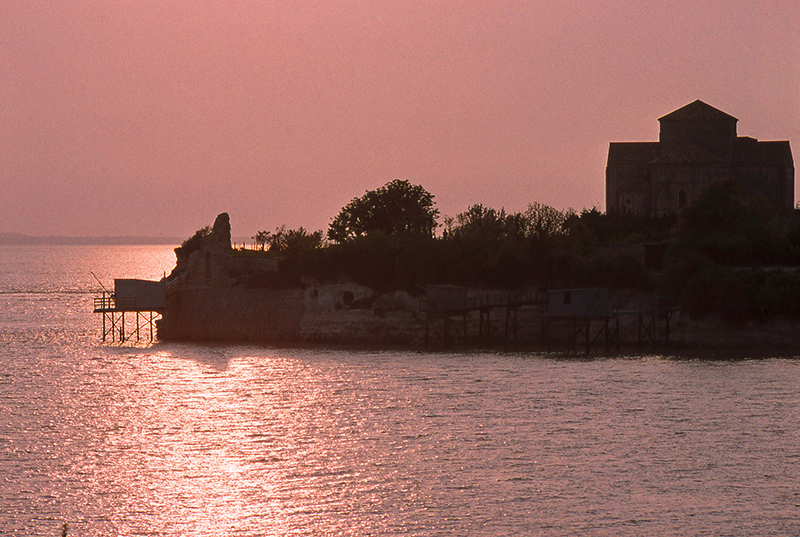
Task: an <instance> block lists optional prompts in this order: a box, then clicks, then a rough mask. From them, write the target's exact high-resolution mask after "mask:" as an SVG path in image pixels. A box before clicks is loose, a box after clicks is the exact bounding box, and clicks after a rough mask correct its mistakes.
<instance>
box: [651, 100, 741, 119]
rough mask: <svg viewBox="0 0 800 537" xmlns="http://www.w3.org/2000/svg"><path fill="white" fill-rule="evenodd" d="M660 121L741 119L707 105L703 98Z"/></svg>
mask: <svg viewBox="0 0 800 537" xmlns="http://www.w3.org/2000/svg"><path fill="white" fill-rule="evenodd" d="M658 120H659V121H739V120H738V119H736V118H735V117H733V116H731V115H729V114H726V113H725V112H723V111H722V110H717V109H716V108H714V107H713V106H710V105H707V104H706V103H704V102H703V101H701V100H699V99H698V100H696V101H694V102H692V103H689V104H687V105H686V106H683V107H681V108H678V109H677V110H675V111H674V112H670V113H669V114H667V115H666V116H663V117H660V118H658Z"/></svg>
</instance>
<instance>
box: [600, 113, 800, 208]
mask: <svg viewBox="0 0 800 537" xmlns="http://www.w3.org/2000/svg"><path fill="white" fill-rule="evenodd" d="M658 121H659V123H660V124H661V130H660V134H659V141H658V142H612V143H611V144H609V148H608V164H607V165H606V210H607V211H609V212H613V211H621V212H633V213H636V214H640V215H650V216H663V215H667V214H672V213H676V212H677V211H679V210H680V209H681V208H683V207H684V206H685V205H686V204H687V203H690V202H691V201H692V200H693V199H695V198H696V197H697V196H698V195H699V194H700V192H702V190H703V189H704V188H705V187H706V186H707V185H709V184H711V183H713V182H716V181H719V180H725V179H734V180H736V181H737V182H738V183H739V185H740V191H741V192H742V194H743V195H745V196H749V197H760V198H762V199H764V200H765V201H767V202H769V203H771V204H772V205H773V206H774V207H775V208H776V209H791V208H792V207H793V206H794V161H793V160H792V150H791V148H790V147H789V142H788V141H779V142H760V141H758V140H756V139H755V138H749V137H746V136H737V135H736V122H737V121H739V120H738V119H736V118H735V117H733V116H730V115H728V114H726V113H725V112H722V111H720V110H717V109H716V108H714V107H713V106H709V105H707V104H706V103H704V102H702V101H699V100H698V101H694V102H693V103H690V104H687V105H686V106H684V107H683V108H679V109H678V110H675V111H674V112H672V113H670V114H667V115H666V116H664V117H662V118H660V119H659V120H658Z"/></svg>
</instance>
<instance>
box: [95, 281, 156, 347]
mask: <svg viewBox="0 0 800 537" xmlns="http://www.w3.org/2000/svg"><path fill="white" fill-rule="evenodd" d="M92 275H93V276H94V274H92ZM95 279H97V276H95ZM97 281H98V282H99V281H100V280H99V279H98V280H97ZM100 286H101V287H102V288H103V294H102V295H101V296H99V297H95V298H94V313H99V314H101V315H102V317H103V341H111V342H115V341H118V342H119V343H125V342H126V341H131V340H132V339H133V338H136V341H139V340H141V339H142V338H148V339H149V340H150V341H154V340H155V326H156V321H158V319H160V318H161V316H162V314H163V313H164V308H165V307H166V288H165V282H164V281H163V280H162V281H151V280H136V279H115V280H114V291H113V292H111V291H109V290H108V289H106V288H105V286H104V285H103V283H102V282H100ZM126 314H127V315H126Z"/></svg>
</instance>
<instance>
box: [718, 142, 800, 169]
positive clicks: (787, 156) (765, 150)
mask: <svg viewBox="0 0 800 537" xmlns="http://www.w3.org/2000/svg"><path fill="white" fill-rule="evenodd" d="M734 147H735V149H734V152H733V162H734V163H735V164H737V165H739V166H774V165H775V164H778V163H781V164H784V165H788V166H793V165H794V161H793V159H792V149H791V147H789V142H788V141H785V140H783V141H775V142H761V141H759V140H756V139H755V138H748V137H745V136H740V137H739V138H737V139H736V145H735V146H734Z"/></svg>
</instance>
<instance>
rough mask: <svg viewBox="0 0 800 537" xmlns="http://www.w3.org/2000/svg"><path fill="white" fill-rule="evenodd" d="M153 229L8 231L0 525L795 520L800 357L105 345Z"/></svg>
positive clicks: (492, 528)
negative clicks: (71, 236)
mask: <svg viewBox="0 0 800 537" xmlns="http://www.w3.org/2000/svg"><path fill="white" fill-rule="evenodd" d="M173 264H174V256H173V254H172V250H171V248H169V247H162V246H1V247H0V533H2V534H10V535H52V536H55V535H60V532H61V528H62V524H63V523H64V522H66V523H67V524H68V527H69V535H82V536H100V535H103V536H108V535H142V536H154V535H176V536H177V535H237V536H238V535H393V534H394V535H548V536H550V535H555V536H558V535H682V536H683V535H731V536H733V535H736V536H740V535H776V536H777V535H780V536H785V535H800V522H799V521H800V486H798V482H800V480H799V479H798V477H800V476H799V475H798V474H800V426H799V425H798V420H799V418H800V360H798V359H797V358H773V359H758V360H724V359H717V360H713V361H707V360H690V359H672V358H669V357H661V356H637V357H614V358H597V359H592V360H575V359H564V358H562V357H554V356H546V355H538V354H502V353H453V354H445V353H437V354H422V353H415V352H398V351H385V352H367V351H359V352H351V351H343V350H309V349H281V348H270V347H264V346H244V345H199V344H197V345H195V344H167V343H156V344H153V345H149V344H148V345H145V344H138V345H136V344H132V345H131V344H129V345H124V346H120V345H118V344H108V343H106V344H104V343H102V342H101V341H100V339H101V338H100V318H99V317H98V316H95V315H93V314H92V313H91V297H92V296H93V294H94V293H95V292H96V291H98V290H99V285H98V284H97V283H96V281H95V280H94V278H93V277H92V276H91V273H90V272H91V271H94V272H95V273H96V274H97V275H98V277H99V278H100V279H101V280H103V282H104V283H105V282H108V283H107V285H108V284H110V283H111V281H112V279H113V278H114V277H141V278H149V279H157V278H160V277H161V276H162V275H163V273H164V272H165V271H167V272H168V271H169V270H170V269H171V267H172V265H173Z"/></svg>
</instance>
